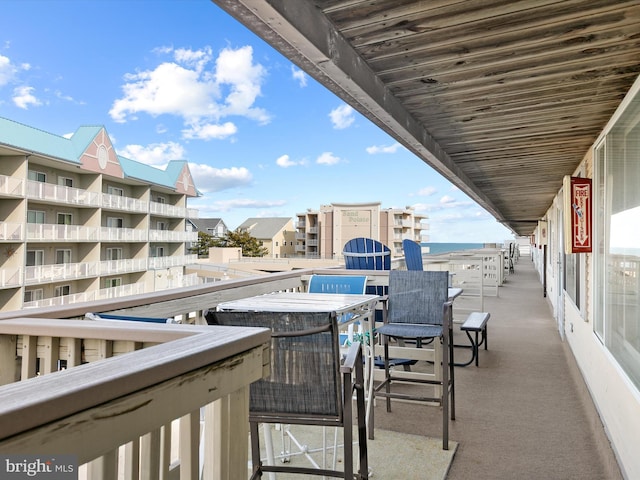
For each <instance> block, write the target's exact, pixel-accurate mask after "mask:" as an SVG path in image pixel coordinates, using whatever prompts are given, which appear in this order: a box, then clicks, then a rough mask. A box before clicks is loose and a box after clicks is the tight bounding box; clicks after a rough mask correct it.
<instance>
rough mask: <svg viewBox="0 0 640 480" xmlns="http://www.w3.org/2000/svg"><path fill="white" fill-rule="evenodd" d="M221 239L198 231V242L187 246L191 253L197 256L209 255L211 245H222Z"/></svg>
mask: <svg viewBox="0 0 640 480" xmlns="http://www.w3.org/2000/svg"><path fill="white" fill-rule="evenodd" d="M222 242H223V240H222V239H220V238H216V237H214V236H212V235H209V234H208V233H205V232H198V242H197V243H196V244H195V245H194V246H193V247H190V248H189V251H190V252H191V253H197V254H198V257H199V258H203V257H207V256H209V249H210V248H211V247H224V245H223V243H222Z"/></svg>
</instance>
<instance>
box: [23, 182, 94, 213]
mask: <svg viewBox="0 0 640 480" xmlns="http://www.w3.org/2000/svg"><path fill="white" fill-rule="evenodd" d="M27 198H29V199H32V200H43V201H48V202H56V203H66V204H71V205H84V206H88V207H99V206H100V194H99V193H97V192H90V191H88V190H82V189H80V188H73V187H65V186H63V185H56V184H55V183H45V182H36V181H35V180H27Z"/></svg>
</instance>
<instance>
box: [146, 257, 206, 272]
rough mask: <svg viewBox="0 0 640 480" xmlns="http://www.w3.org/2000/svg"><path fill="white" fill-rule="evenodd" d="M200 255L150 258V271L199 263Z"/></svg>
mask: <svg viewBox="0 0 640 480" xmlns="http://www.w3.org/2000/svg"><path fill="white" fill-rule="evenodd" d="M197 261H198V255H177V256H174V257H152V258H149V269H154V270H157V269H161V268H169V267H177V266H182V265H190V264H194V263H197Z"/></svg>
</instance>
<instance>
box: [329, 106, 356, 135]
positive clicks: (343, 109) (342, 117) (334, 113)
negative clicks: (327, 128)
mask: <svg viewBox="0 0 640 480" xmlns="http://www.w3.org/2000/svg"><path fill="white" fill-rule="evenodd" d="M329 118H330V119H331V123H333V128H335V129H337V130H342V129H345V128H347V127H350V126H351V124H352V123H353V122H355V120H356V117H355V110H354V109H353V108H351V107H350V106H349V105H346V104H345V105H340V106H339V107H337V108H334V109H333V110H331V112H330V113H329Z"/></svg>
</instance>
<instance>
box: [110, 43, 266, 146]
mask: <svg viewBox="0 0 640 480" xmlns="http://www.w3.org/2000/svg"><path fill="white" fill-rule="evenodd" d="M155 51H156V53H165V54H166V53H171V52H173V61H171V62H164V63H161V64H160V65H158V66H157V67H156V68H155V69H153V70H145V71H141V72H137V73H131V74H127V75H125V83H124V85H123V86H122V91H123V96H122V98H119V99H117V100H115V101H114V102H113V105H112V107H111V110H110V111H109V114H110V115H111V118H112V119H113V120H114V121H116V122H120V123H124V122H126V121H128V120H130V119H135V118H136V115H137V114H139V113H146V114H148V115H151V116H154V117H156V116H159V115H175V116H179V117H182V118H183V119H184V121H185V125H186V126H188V127H189V128H187V129H185V130H184V131H183V133H184V135H185V138H204V139H209V138H225V137H227V136H229V131H230V130H232V129H235V126H233V128H231V126H232V125H233V124H232V123H230V122H227V123H224V124H221V125H219V123H220V120H221V119H223V118H224V117H227V116H230V115H236V116H243V117H247V118H251V119H253V120H256V121H258V122H260V123H267V122H268V121H269V120H270V117H269V115H268V114H267V113H266V112H265V110H263V109H261V108H257V107H255V106H254V104H255V102H256V100H257V98H258V97H259V96H260V95H261V86H262V83H263V81H264V77H265V75H266V71H265V69H264V67H263V66H262V65H260V64H257V63H254V62H253V49H252V48H251V47H250V46H245V47H241V48H238V49H231V48H226V49H224V50H222V51H221V52H220V54H219V55H218V57H217V58H216V59H215V61H214V58H213V55H212V52H211V49H210V47H205V48H203V49H201V50H188V49H176V50H172V49H170V48H168V47H163V48H159V49H156V50H155Z"/></svg>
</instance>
